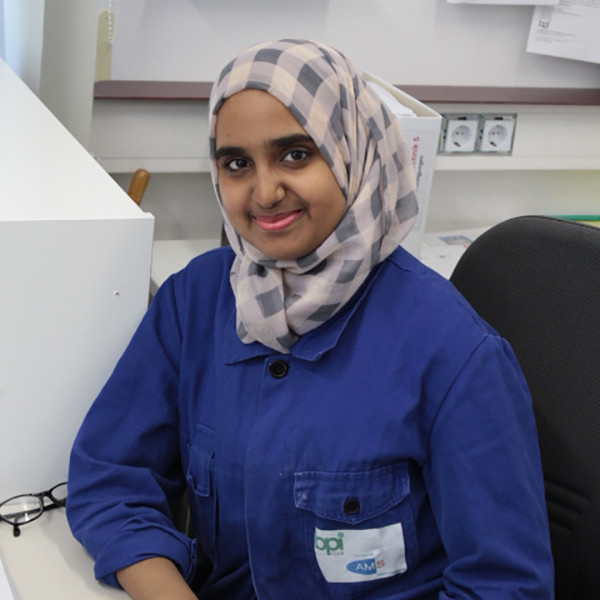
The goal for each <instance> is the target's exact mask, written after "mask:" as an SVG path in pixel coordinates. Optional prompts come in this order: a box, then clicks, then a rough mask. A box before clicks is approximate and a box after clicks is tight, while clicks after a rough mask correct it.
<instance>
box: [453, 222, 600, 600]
mask: <svg viewBox="0 0 600 600" xmlns="http://www.w3.org/2000/svg"><path fill="white" fill-rule="evenodd" d="M451 281H452V282H453V283H454V285H455V286H456V287H457V288H458V290H459V291H460V292H461V293H462V294H463V295H464V296H465V297H466V299H467V300H468V301H469V302H470V303H471V304H472V306H473V307H474V308H475V310H476V311H477V312H478V313H479V314H480V315H481V316H482V317H483V318H484V319H485V320H486V321H488V323H490V325H492V327H494V328H495V329H496V330H497V331H498V332H499V333H500V335H502V336H503V337H505V338H506V339H507V340H508V341H509V342H510V344H511V345H512V347H513V349H514V351H515V353H516V355H517V358H518V360H519V362H520V364H521V367H522V369H523V373H524V375H525V378H526V380H527V383H528V385H529V388H530V390H531V394H532V397H533V403H534V410H535V415H536V422H537V427H538V434H539V441H540V450H541V455H542V464H543V470H544V479H545V486H546V501H547V506H548V515H549V520H550V534H551V538H552V552H553V555H554V561H555V568H556V599H557V600H570V599H578V600H579V599H581V600H591V599H594V598H599V599H600V229H598V228H596V227H591V226H588V225H582V224H579V223H576V222H572V221H564V220H561V219H554V218H549V217H537V216H531V217H518V218H515V219H510V220H508V221H505V222H503V223H501V224H499V225H497V226H495V227H492V228H491V229H490V230H488V231H487V232H486V233H484V234H483V235H482V236H480V237H479V238H478V239H476V240H475V242H473V244H472V245H471V246H470V247H469V248H468V249H467V250H466V252H465V253H464V255H463V256H462V257H461V259H460V261H459V263H458V264H457V266H456V268H455V270H454V272H453V274H452V277H451Z"/></svg>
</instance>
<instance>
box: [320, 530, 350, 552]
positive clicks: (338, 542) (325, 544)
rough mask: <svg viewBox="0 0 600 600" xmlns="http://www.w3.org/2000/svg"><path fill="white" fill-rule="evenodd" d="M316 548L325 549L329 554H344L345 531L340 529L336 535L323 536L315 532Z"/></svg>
mask: <svg viewBox="0 0 600 600" xmlns="http://www.w3.org/2000/svg"><path fill="white" fill-rule="evenodd" d="M315 549H316V550H321V551H323V550H324V551H325V552H327V556H330V555H331V554H336V555H340V554H344V533H343V532H342V531H338V533H337V535H336V536H334V537H321V536H319V535H317V534H316V533H315Z"/></svg>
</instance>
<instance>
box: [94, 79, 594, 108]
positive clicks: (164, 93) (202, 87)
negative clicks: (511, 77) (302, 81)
mask: <svg viewBox="0 0 600 600" xmlns="http://www.w3.org/2000/svg"><path fill="white" fill-rule="evenodd" d="M396 87H398V88H401V89H402V90H404V91H405V92H407V93H408V94H410V95H411V96H414V97H415V98H417V100H420V101H421V102H425V103H431V102H434V103H435V102H438V103H456V104H477V103H483V104H546V105H567V106H568V105H572V106H600V88H520V87H480V86H479V87H478V86H450V85H398V84H397V85H396ZM211 88H212V82H210V81H118V80H110V81H98V82H96V84H95V86H94V98H95V99H99V100H192V101H206V100H208V98H209V96H210V90H211Z"/></svg>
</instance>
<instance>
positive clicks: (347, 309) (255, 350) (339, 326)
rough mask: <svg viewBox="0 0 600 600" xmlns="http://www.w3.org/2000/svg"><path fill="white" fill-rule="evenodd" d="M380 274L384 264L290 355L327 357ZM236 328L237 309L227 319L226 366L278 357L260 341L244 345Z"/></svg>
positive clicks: (304, 337)
mask: <svg viewBox="0 0 600 600" xmlns="http://www.w3.org/2000/svg"><path fill="white" fill-rule="evenodd" d="M380 271H381V263H380V264H379V265H377V266H376V267H375V268H374V269H373V270H372V271H371V273H370V274H369V276H368V277H367V279H366V281H365V282H364V283H363V284H362V286H361V287H360V288H359V289H358V291H357V292H356V294H354V296H353V297H352V298H351V299H350V301H349V302H348V303H347V304H346V306H344V308H342V310H341V311H340V312H338V313H337V314H335V315H334V316H333V317H331V318H330V319H329V320H327V321H326V322H325V323H323V324H322V325H319V327H317V328H316V329H313V330H312V331H309V332H308V333H306V334H304V335H303V336H302V337H301V338H300V339H299V340H298V341H297V342H296V343H295V344H294V345H293V346H292V348H291V349H290V353H289V354H290V356H294V357H296V358H299V359H302V360H310V361H317V360H319V359H320V358H321V356H323V354H325V352H327V351H329V350H331V349H332V348H333V347H334V346H335V345H336V344H337V342H338V340H339V338H340V336H341V335H342V333H343V332H344V330H345V329H346V326H347V325H348V322H349V321H350V319H351V318H352V316H353V315H354V313H355V312H356V310H357V309H358V307H359V306H360V305H361V304H362V303H363V302H364V301H365V298H366V296H367V294H368V292H369V290H370V288H371V286H372V285H373V283H374V281H375V280H376V279H377V276H378V274H379V272H380ZM235 325H236V315H235V308H234V310H233V311H232V313H231V315H230V317H229V319H228V320H227V324H226V326H225V332H224V340H223V358H224V362H225V364H236V363H239V362H243V361H245V360H249V359H251V358H256V357H258V356H276V355H279V353H278V352H277V351H275V350H273V349H272V348H268V347H267V346H264V345H263V344H261V343H260V342H252V343H251V344H244V343H243V342H242V341H241V340H240V338H239V337H238V335H237V332H236V327H235Z"/></svg>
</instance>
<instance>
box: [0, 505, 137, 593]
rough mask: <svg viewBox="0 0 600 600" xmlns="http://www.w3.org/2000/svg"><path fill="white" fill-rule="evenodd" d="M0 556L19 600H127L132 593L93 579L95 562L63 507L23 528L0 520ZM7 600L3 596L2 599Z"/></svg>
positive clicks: (46, 513)
mask: <svg viewBox="0 0 600 600" xmlns="http://www.w3.org/2000/svg"><path fill="white" fill-rule="evenodd" d="M0 558H1V559H2V563H3V565H4V569H5V571H6V574H7V575H8V579H9V581H10V583H11V585H12V587H13V589H14V591H15V599H16V600H39V599H40V598H52V599H54V598H57V599H58V598H61V599H62V600H71V599H72V600H106V599H107V598H113V599H115V600H125V599H126V598H128V597H129V596H128V595H127V594H126V593H125V592H123V591H121V590H117V589H115V588H112V587H109V586H107V585H104V584H102V583H100V582H98V581H96V579H95V578H94V571H93V568H94V563H93V560H92V558H91V557H90V556H89V555H88V554H87V552H86V551H85V550H84V549H83V547H82V546H81V545H80V544H79V542H78V541H77V540H76V539H75V538H74V537H73V535H72V534H71V530H70V529H69V526H68V524H67V517H66V515H65V511H64V510H51V511H48V512H45V513H44V514H43V515H42V516H41V517H40V518H39V519H37V520H36V521H34V522H33V523H30V524H29V525H25V526H23V527H22V528H21V535H20V536H19V537H14V536H13V532H12V527H10V526H9V525H7V524H6V523H0ZM3 600H4V599H3Z"/></svg>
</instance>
